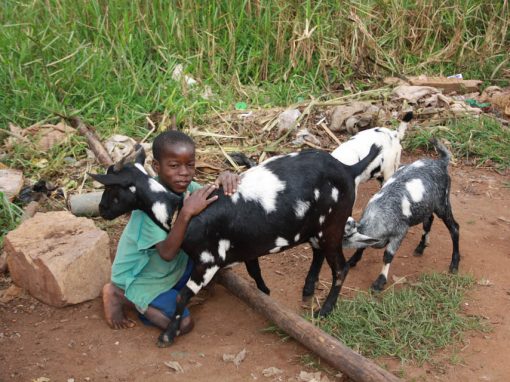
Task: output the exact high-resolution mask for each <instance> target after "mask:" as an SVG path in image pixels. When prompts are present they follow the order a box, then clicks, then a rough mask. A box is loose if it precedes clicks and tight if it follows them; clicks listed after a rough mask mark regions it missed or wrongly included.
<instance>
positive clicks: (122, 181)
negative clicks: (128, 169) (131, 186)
mask: <svg viewBox="0 0 510 382" xmlns="http://www.w3.org/2000/svg"><path fill="white" fill-rule="evenodd" d="M88 175H89V176H90V177H91V178H92V179H94V180H96V181H98V182H99V183H101V184H104V185H105V186H113V185H119V186H126V185H127V182H126V177H125V176H120V175H118V174H104V175H103V174H90V173H89V174H88Z"/></svg>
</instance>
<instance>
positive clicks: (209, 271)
mask: <svg viewBox="0 0 510 382" xmlns="http://www.w3.org/2000/svg"><path fill="white" fill-rule="evenodd" d="M218 269H220V267H218V266H217V265H214V266H212V267H211V268H207V269H206V270H205V273H204V281H203V282H202V284H200V287H203V286H206V285H207V284H209V281H211V279H212V278H213V276H214V275H215V274H216V272H218Z"/></svg>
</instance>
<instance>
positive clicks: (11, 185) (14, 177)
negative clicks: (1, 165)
mask: <svg viewBox="0 0 510 382" xmlns="http://www.w3.org/2000/svg"><path fill="white" fill-rule="evenodd" d="M22 186H23V172H21V171H20V170H14V169H10V168H6V169H0V191H1V192H3V193H4V194H5V196H6V197H7V199H9V201H11V202H12V201H13V199H14V198H15V197H16V196H17V195H18V194H19V192H20V190H21V187H22Z"/></svg>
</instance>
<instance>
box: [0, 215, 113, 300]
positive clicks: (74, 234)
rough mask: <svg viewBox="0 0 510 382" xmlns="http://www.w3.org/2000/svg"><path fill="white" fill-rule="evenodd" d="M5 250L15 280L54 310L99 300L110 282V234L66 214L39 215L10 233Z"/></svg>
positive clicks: (85, 219) (89, 221)
mask: <svg viewBox="0 0 510 382" xmlns="http://www.w3.org/2000/svg"><path fill="white" fill-rule="evenodd" d="M4 250H5V251H6V253H7V262H8V266H9V271H10V273H11V278H12V281H13V282H14V283H15V284H16V285H18V286H20V287H22V288H24V289H26V290H28V292H29V293H30V294H31V295H32V296H34V297H35V298H37V299H39V300H41V301H42V302H44V303H46V304H49V305H52V306H56V307H62V306H66V305H70V304H78V303H80V302H83V301H87V300H91V299H94V298H96V297H97V296H99V294H100V293H101V290H102V288H103V286H104V285H105V284H106V283H107V282H109V280H110V274H111V261H110V240H109V237H108V234H107V233H106V232H105V231H102V230H100V229H98V228H97V227H96V226H95V225H94V222H93V221H92V220H91V219H87V218H80V217H76V216H74V215H72V214H71V213H70V212H67V211H56V212H47V213H37V214H35V216H34V217H33V218H31V219H28V220H26V221H25V222H23V223H22V224H21V225H20V226H19V227H18V228H16V229H15V230H13V231H11V232H9V233H8V234H7V235H6V237H5V240H4Z"/></svg>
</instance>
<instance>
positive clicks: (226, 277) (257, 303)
mask: <svg viewBox="0 0 510 382" xmlns="http://www.w3.org/2000/svg"><path fill="white" fill-rule="evenodd" d="M218 281H219V283H220V284H222V285H223V286H224V287H226V288H227V289H228V290H229V291H230V292H231V293H232V294H234V295H235V296H237V297H238V298H240V299H241V300H242V301H244V302H245V303H247V304H248V305H249V306H250V307H252V308H253V309H255V310H256V311H257V312H259V313H261V314H262V315H263V316H264V317H266V318H267V319H269V320H271V321H272V322H273V323H275V324H276V325H278V327H280V328H281V329H282V330H284V331H285V332H286V333H287V334H289V335H290V336H292V337H293V338H294V339H296V340H297V341H299V342H300V343H301V344H303V345H304V346H306V347H307V348H308V349H310V350H311V351H313V352H314V353H315V354H317V355H318V356H320V357H321V358H322V359H324V360H325V361H327V362H328V363H329V364H330V365H331V366H333V367H334V368H336V369H338V370H340V371H341V372H343V373H345V374H347V375H348V376H349V377H350V378H351V379H353V380H354V381H363V382H365V381H366V382H376V381H377V382H389V381H394V382H397V381H401V380H400V379H399V378H397V377H396V376H395V375H393V374H391V373H390V372H389V371H386V370H384V369H383V368H381V367H379V366H378V365H376V364H375V363H374V362H372V361H370V360H369V359H367V358H365V357H363V356H361V355H360V354H358V353H356V352H354V351H353V350H351V349H350V348H348V347H347V346H345V345H344V344H342V343H341V342H340V341H338V340H337V339H335V338H333V337H332V336H330V335H329V334H327V333H325V332H323V331H322V330H321V329H319V328H317V327H316V326H314V325H313V324H312V323H310V322H308V321H307V320H305V319H304V318H302V317H301V316H299V315H297V314H296V313H294V312H292V311H290V310H288V309H286V308H285V307H283V306H281V305H280V304H278V303H277V302H276V301H274V300H273V299H272V298H271V297H269V296H267V295H265V294H264V293H262V292H260V291H259V290H258V289H256V288H254V287H253V286H252V285H250V283H249V282H248V281H246V280H244V279H243V278H241V277H239V276H237V275H236V274H235V273H234V272H233V271H232V270H229V269H223V270H221V271H220V272H219V273H218Z"/></svg>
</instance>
